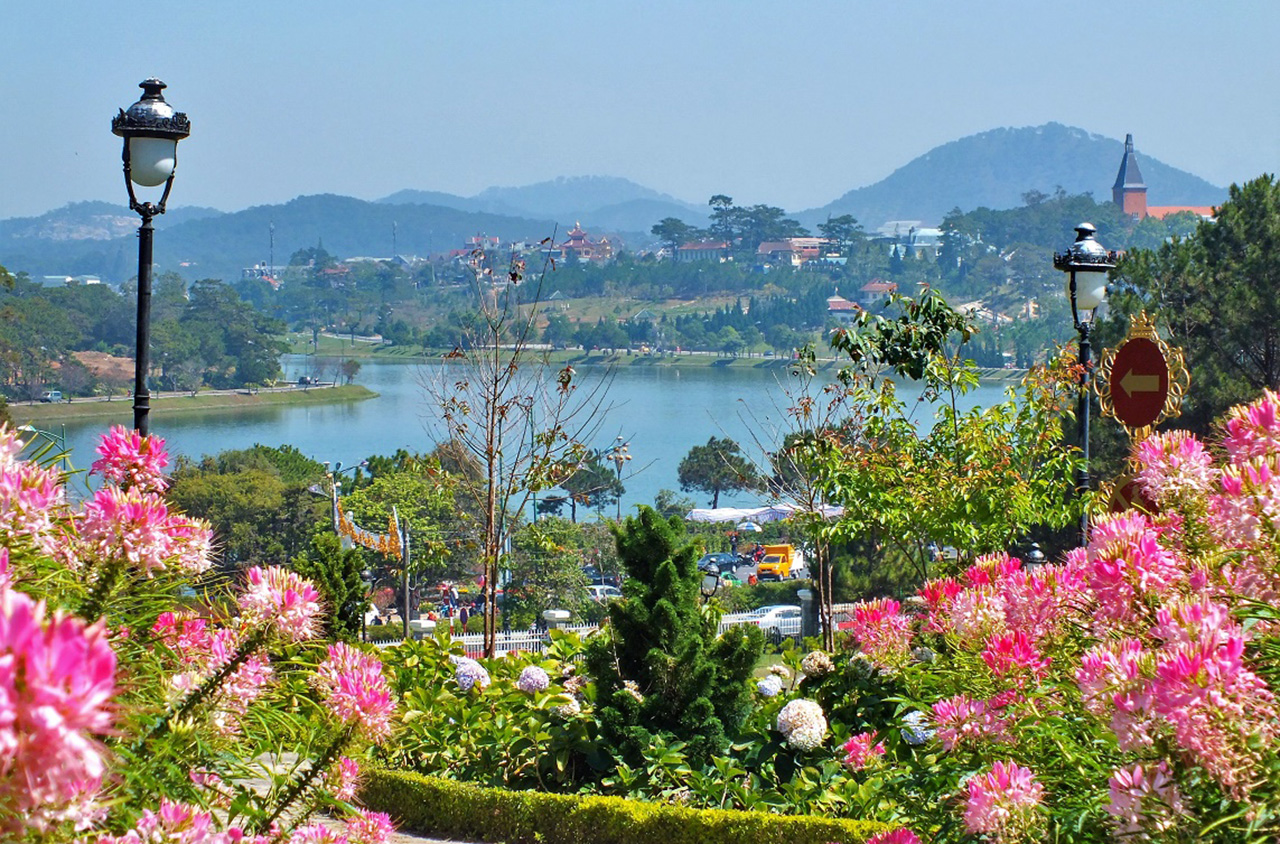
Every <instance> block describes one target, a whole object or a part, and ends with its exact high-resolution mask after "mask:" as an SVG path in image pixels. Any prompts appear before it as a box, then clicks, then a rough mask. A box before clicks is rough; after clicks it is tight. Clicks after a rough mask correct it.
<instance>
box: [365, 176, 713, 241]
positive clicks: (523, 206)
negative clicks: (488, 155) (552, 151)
mask: <svg viewBox="0 0 1280 844" xmlns="http://www.w3.org/2000/svg"><path fill="white" fill-rule="evenodd" d="M378 202H380V203H390V204H397V205H405V204H426V205H442V206H445V207H447V208H456V209H458V210H462V211H478V212H484V213H489V214H501V215H504V216H514V217H533V218H536V219H552V220H555V221H556V222H557V223H559V225H560V227H561V228H562V229H568V228H569V227H571V226H573V224H574V223H579V222H580V223H582V225H583V227H584V228H586V229H587V230H588V231H591V232H593V233H596V232H599V233H606V232H616V231H622V232H644V233H647V232H648V231H649V229H650V228H652V227H653V224H654V223H656V222H658V221H659V220H661V219H662V218H663V217H680V218H681V219H683V220H685V221H686V222H688V223H690V224H691V225H700V224H702V223H705V222H706V219H707V214H706V209H705V208H702V207H700V206H697V205H693V204H691V203H687V202H682V201H681V200H678V199H676V198H675V197H672V196H669V195H667V194H665V193H659V192H658V191H655V190H652V189H650V188H646V187H644V186H643V185H638V184H636V183H635V182H632V181H630V180H629V179H621V178H617V177H614V176H569V177H561V178H558V179H553V180H551V181H549V182H538V183H537V184H532V185H525V186H524V187H514V188H503V187H491V188H486V189H485V190H483V191H481V192H480V193H478V194H476V195H475V196H473V197H461V196H455V195H453V194H448V193H441V192H439V191H419V190H402V191H398V192H396V193H393V194H391V195H390V196H387V197H384V198H382V199H380V200H378Z"/></svg>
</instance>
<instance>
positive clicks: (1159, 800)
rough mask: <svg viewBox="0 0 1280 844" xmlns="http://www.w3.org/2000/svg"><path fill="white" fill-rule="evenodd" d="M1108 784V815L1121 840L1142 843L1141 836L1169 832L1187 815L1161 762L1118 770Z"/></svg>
mask: <svg viewBox="0 0 1280 844" xmlns="http://www.w3.org/2000/svg"><path fill="white" fill-rule="evenodd" d="M1110 785H1111V801H1110V802H1109V803H1108V804H1107V812H1108V813H1109V814H1110V815H1111V816H1112V817H1114V818H1115V822H1116V835H1117V837H1119V838H1120V839H1121V840H1129V839H1130V838H1131V839H1133V840H1135V841H1137V840H1142V839H1139V836H1140V835H1143V834H1147V835H1148V836H1149V834H1150V833H1152V832H1164V831H1166V830H1169V829H1172V828H1174V827H1175V826H1176V825H1178V823H1179V816H1181V815H1185V814H1186V812H1187V809H1186V806H1185V805H1184V804H1183V802H1182V794H1181V793H1180V792H1179V791H1178V787H1177V785H1176V784H1174V782H1173V779H1172V777H1171V776H1170V772H1169V765H1168V763H1167V762H1165V761H1164V760H1163V759H1161V760H1160V761H1159V762H1157V763H1156V764H1154V765H1152V764H1147V765H1145V766H1144V765H1142V764H1137V765H1134V766H1133V767H1131V768H1118V769H1117V770H1116V771H1114V772H1113V773H1112V774H1111V780H1110Z"/></svg>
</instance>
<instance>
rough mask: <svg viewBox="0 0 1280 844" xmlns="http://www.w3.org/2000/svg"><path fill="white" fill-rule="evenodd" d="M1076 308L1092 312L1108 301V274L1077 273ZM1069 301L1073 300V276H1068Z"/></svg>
mask: <svg viewBox="0 0 1280 844" xmlns="http://www.w3.org/2000/svg"><path fill="white" fill-rule="evenodd" d="M1073 275H1074V276H1075V280H1076V308H1077V309H1078V310H1081V311H1092V310H1094V309H1095V308H1097V307H1098V306H1099V305H1101V304H1102V303H1103V302H1105V301H1106V299H1107V274H1106V273H1090V272H1077V273H1074V274H1073ZM1066 291H1067V300H1068V301H1070V299H1071V275H1068V276H1067V287H1066Z"/></svg>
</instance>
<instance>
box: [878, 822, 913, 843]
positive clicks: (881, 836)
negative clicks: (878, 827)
mask: <svg viewBox="0 0 1280 844" xmlns="http://www.w3.org/2000/svg"><path fill="white" fill-rule="evenodd" d="M867 844H920V837H919V836H918V835H916V834H915V833H914V832H912V831H911V830H909V829H907V828H906V827H905V826H904V827H900V828H898V829H892V830H889V831H888V832H877V833H876V834H875V835H873V836H871V837H870V838H868V839H867Z"/></svg>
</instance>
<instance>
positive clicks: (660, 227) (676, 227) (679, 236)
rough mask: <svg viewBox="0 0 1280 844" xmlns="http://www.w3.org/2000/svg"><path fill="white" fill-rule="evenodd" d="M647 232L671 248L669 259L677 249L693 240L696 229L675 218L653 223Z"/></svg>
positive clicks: (665, 218) (666, 218)
mask: <svg viewBox="0 0 1280 844" xmlns="http://www.w3.org/2000/svg"><path fill="white" fill-rule="evenodd" d="M649 231H650V233H651V234H652V235H653V236H654V237H658V238H661V239H662V242H663V243H665V244H667V246H669V247H671V257H672V258H674V257H675V254H676V250H677V249H679V248H680V247H681V246H683V245H684V244H686V243H688V242H689V241H690V240H693V238H694V236H695V234H696V232H697V229H695V228H694V227H693V226H691V225H689V224H688V223H686V222H685V221H684V220H681V219H678V218H676V217H664V218H663V219H662V220H660V221H659V222H657V223H654V225H653V228H651V229H650V230H649Z"/></svg>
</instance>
